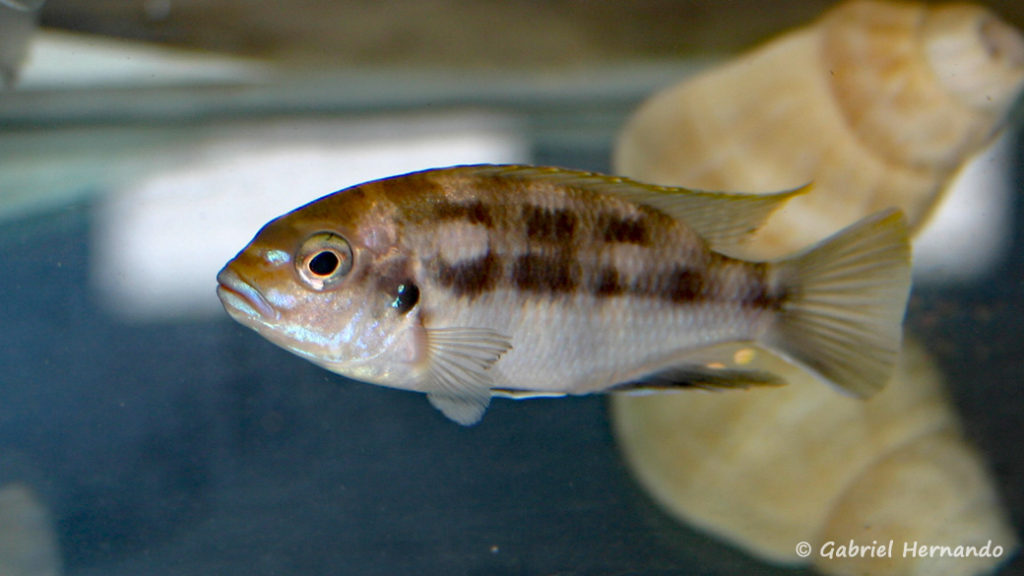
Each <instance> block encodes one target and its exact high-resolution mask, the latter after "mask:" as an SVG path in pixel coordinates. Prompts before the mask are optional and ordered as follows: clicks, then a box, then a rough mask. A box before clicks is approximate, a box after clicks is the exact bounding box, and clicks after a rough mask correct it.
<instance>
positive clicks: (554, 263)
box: [511, 254, 579, 293]
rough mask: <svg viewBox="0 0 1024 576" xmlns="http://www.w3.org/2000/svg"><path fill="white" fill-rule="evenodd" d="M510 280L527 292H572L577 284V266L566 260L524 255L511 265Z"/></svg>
mask: <svg viewBox="0 0 1024 576" xmlns="http://www.w3.org/2000/svg"><path fill="white" fill-rule="evenodd" d="M511 279H512V282H513V284H514V285H515V286H516V287H517V288H519V289H520V290H525V291H528V292H550V293H566V292H572V291H573V290H575V289H576V286H577V285H578V284H579V265H578V264H576V263H575V262H574V261H573V260H571V259H567V258H560V257H557V256H545V255H540V254H524V255H522V256H520V257H518V258H517V259H516V261H515V263H514V264H513V265H512V274H511Z"/></svg>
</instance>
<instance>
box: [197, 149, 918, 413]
mask: <svg viewBox="0 0 1024 576" xmlns="http://www.w3.org/2000/svg"><path fill="white" fill-rule="evenodd" d="M806 189H807V187H806V186H805V187H801V188H798V189H793V190H786V191H781V192H777V193H770V194H743V193H731V192H711V191H700V190H688V189H684V188H670V187H663V186H654V185H649V184H645V183H641V182H636V181H633V180H630V179H627V178H623V177H616V176H609V175H603V174H596V173H590V172H583V171H577V170H569V169H563V168H555V167H544V166H526V165H467V166H453V167H447V168H435V169H429V170H423V171H419V172H412V173H409V174H404V175H400V176H394V177H390V178H384V179H381V180H376V181H372V182H368V183H364V184H359V185H356V186H353V187H350V188H346V189H344V190H341V191H338V192H335V193H332V194H329V195H327V196H325V197H323V198H320V199H318V200H314V201H313V202H311V203H309V204H306V205H304V206H302V207H299V208H297V209H295V210H293V211H292V212H289V213H287V214H285V215H283V216H280V217H278V218H276V219H274V220H272V221H270V222H269V223H267V224H266V225H265V226H263V228H262V229H260V230H259V231H258V232H257V234H256V236H255V237H254V238H253V239H252V241H251V242H250V243H249V244H248V245H247V246H245V247H244V248H243V249H242V250H241V251H240V252H239V253H238V255H237V256H235V258H234V259H232V260H231V261H229V262H228V263H227V264H226V265H225V266H224V268H223V269H222V270H221V271H220V273H219V274H218V275H217V282H218V286H217V295H218V297H219V298H220V300H221V302H222V304H223V305H224V308H225V310H226V311H227V313H228V314H229V315H230V316H231V317H232V318H233V319H234V320H236V321H238V322H239V323H241V324H242V325H244V326H246V327H248V328H251V329H252V330H254V331H255V332H256V333H258V334H259V335H260V336H263V337H264V338H266V339H267V340H269V341H270V342H272V343H274V344H276V345H278V346H280V347H282V348H284V349H286V350H288V351H290V352H292V353H294V354H296V355H298V356H300V357H302V358H305V359H307V360H309V361H311V362H313V363H315V364H317V365H319V366H321V367H323V368H325V369H327V370H330V371H332V372H335V373H338V374H341V375H343V376H346V377H348V378H350V379H354V380H358V381H363V382H367V383H371V384H377V385H381V386H386V387H391V388H399V389H404V390H411V391H415V392H420V393H424V394H426V396H427V399H428V400H429V401H430V403H431V404H432V405H433V406H434V407H435V408H437V409H438V410H440V411H441V412H442V413H443V414H444V415H445V416H447V417H448V418H449V419H451V420H454V421H455V422H458V423H459V424H462V425H471V424H475V423H477V422H478V421H479V420H480V419H481V418H482V416H483V414H484V412H485V411H486V409H487V407H488V405H489V403H490V400H491V398H492V397H507V398H516V399H522V398H532V397H551V396H569V395H585V394H593V393H607V392H629V393H649V392H661V391H677V390H686V389H710V390H719V389H734V388H749V387H759V386H777V385H781V384H784V381H782V380H781V379H780V378H779V377H778V376H776V375H774V374H772V373H770V372H767V371H763V370H760V369H758V366H757V362H747V361H746V360H747V358H749V357H751V356H754V355H753V354H746V353H745V354H743V355H740V354H734V352H735V346H736V345H737V344H742V345H745V346H746V345H749V346H750V347H751V349H752V350H757V351H766V352H768V353H770V354H773V355H776V356H780V357H782V358H785V359H787V360H789V361H791V362H793V363H796V364H798V365H800V366H802V367H803V368H805V369H806V370H807V371H808V372H810V373H812V374H813V375H815V376H816V377H818V379H820V380H822V381H823V382H825V383H827V384H831V385H833V386H835V387H836V388H837V389H838V390H840V391H843V392H845V393H848V394H851V395H854V396H858V397H867V396H870V395H871V394H873V393H875V392H877V391H878V390H879V389H881V388H882V387H883V386H884V385H885V383H886V381H887V380H888V378H889V376H890V375H891V373H892V371H893V368H894V365H895V363H896V359H897V356H898V353H899V349H900V339H901V336H902V322H903V316H904V313H905V309H906V303H907V298H908V294H909V291H910V247H909V243H908V233H907V226H906V222H905V218H904V216H903V214H902V212H900V211H899V210H894V209H892V210H884V211H881V212H878V213H876V214H874V215H871V216H868V217H866V218H864V219H863V220H861V221H859V222H857V223H855V224H853V225H851V226H850V227H848V228H846V229H844V230H842V231H840V232H838V233H837V234H835V235H834V236H832V237H829V238H827V239H825V240H823V241H821V242H819V243H818V244H816V245H814V246H812V247H810V248H808V249H806V250H804V251H801V252H799V253H797V254H794V255H791V256H789V257H787V258H783V259H780V260H777V261H765V262H760V261H745V260H741V259H738V258H734V257H731V256H729V255H728V254H729V252H730V251H732V250H735V249H736V246H738V245H741V244H742V242H743V240H744V239H745V238H747V237H749V235H750V234H751V233H752V232H753V231H755V230H756V229H757V228H758V227H760V226H761V224H762V223H763V222H764V221H765V220H766V219H767V218H768V217H769V216H770V214H771V213H772V212H774V211H775V210H776V209H778V208H779V207H781V206H782V205H783V204H784V203H785V202H786V201H787V200H789V199H790V198H793V197H794V196H797V195H799V194H802V193H804V192H806ZM723 350H728V351H729V352H728V353H729V354H734V356H735V357H737V358H741V359H742V361H732V360H731V359H726V358H723V357H722V356H723ZM725 360H729V361H725Z"/></svg>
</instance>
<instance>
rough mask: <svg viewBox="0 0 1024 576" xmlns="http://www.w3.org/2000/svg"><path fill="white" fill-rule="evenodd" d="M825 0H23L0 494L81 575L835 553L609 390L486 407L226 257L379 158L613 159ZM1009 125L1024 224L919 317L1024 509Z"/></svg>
mask: <svg viewBox="0 0 1024 576" xmlns="http://www.w3.org/2000/svg"><path fill="white" fill-rule="evenodd" d="M832 4H833V3H831V2H822V1H810V2H805V1H801V2H796V1H785V2H772V3H764V2H754V1H747V0H744V1H739V0H736V1H728V2H685V1H669V0H649V1H636V2H593V1H583V0H572V1H570V0H554V1H549V2H516V3H509V2H497V1H472V2H471V1H468V0H463V1H459V0H447V1H446V0H427V1H411V0H410V1H389V2H370V1H328V0H292V1H283V0H278V1H271V2H249V1H244V0H139V1H137V0H92V1H90V2H77V1H74V0H48V1H46V2H45V4H43V3H42V2H32V1H28V0H0V67H2V69H3V72H4V77H5V83H6V88H5V89H4V90H2V91H0V295H2V296H3V297H4V303H3V305H2V306H0V487H2V485H4V483H8V484H10V483H19V484H22V485H26V486H30V487H31V490H32V491H33V492H34V493H35V494H36V495H37V500H38V502H39V503H41V506H42V508H43V509H44V510H45V511H46V512H45V515H46V517H48V518H49V519H50V521H51V522H52V525H53V534H54V539H55V540H54V541H55V545H56V547H57V549H58V550H59V553H58V555H59V559H60V562H59V563H60V565H61V566H62V568H61V569H62V571H63V573H66V574H71V575H94V574H95V575H99V574H104V575H114V574H152V575H161V574H175V575H191V574H196V575H198V574H220V575H231V574H246V575H271V574H338V573H342V574H382V575H383V574H396V573H417V574H507V575H513V574H645V575H646V574H650V575H656V574H679V573H701V574H734V573H747V574H802V573H810V571H808V570H799V569H785V568H778V567H772V566H768V565H765V564H763V563H762V562H760V561H758V560H756V559H754V558H752V557H750V556H747V555H745V554H744V553H742V552H739V551H737V550H736V549H734V548H732V547H730V546H728V545H726V544H723V543H721V542H719V541H717V540H715V539H712V538H710V537H708V536H706V535H704V534H702V533H699V532H697V531H695V530H693V529H691V528H688V527H685V526H681V525H679V524H677V523H676V522H675V521H673V520H672V519H670V518H668V517H667V516H665V515H664V514H663V513H662V512H661V511H660V510H659V509H657V508H656V507H655V505H654V504H652V503H651V502H650V501H649V500H648V498H647V496H646V495H645V494H644V493H643V492H642V491H641V490H640V489H639V488H638V487H637V486H636V485H635V484H634V483H633V481H632V479H631V478H630V476H629V472H628V470H626V468H625V467H624V465H623V463H622V462H621V461H620V459H619V456H618V454H617V452H616V448H615V443H614V439H613V438H612V435H611V431H610V429H609V426H608V422H607V416H606V414H605V410H604V400H603V399H602V398H597V397H589V398H574V399H566V400H536V401H530V402H526V403H514V402H508V401H497V402H495V405H494V406H493V407H492V409H491V410H490V411H489V413H488V415H487V417H486V418H485V419H484V422H483V423H482V424H481V425H480V426H478V427H475V428H470V429H464V428H461V427H459V426H456V425H454V424H452V423H450V422H448V421H446V420H444V419H443V417H441V416H440V415H439V414H437V413H436V412H435V411H434V410H433V409H431V408H430V407H429V406H428V405H427V403H426V402H425V401H424V399H423V398H422V397H421V396H419V395H416V394H410V393H404V392H396V391H391V390H386V389H383V388H378V387H372V386H367V385H363V384H358V383H354V382H350V381H347V380H345V379H344V378H341V377H338V376H335V375H332V374H328V373H326V372H324V371H323V370H320V369H318V368H316V367H314V366H312V365H310V364H308V363H307V362H305V361H303V360H301V359H299V358H296V357H293V356H291V355H290V354H288V353H286V352H284V351H282V350H279V349H277V348H275V347H273V346H272V345H270V344H269V343H267V342H265V341H263V340H261V339H260V338H259V337H258V336H257V335H255V334H253V333H250V332H248V331H247V330H245V329H244V328H242V327H240V326H238V325H236V324H234V323H233V322H232V321H231V320H230V319H229V318H228V317H227V315H226V314H224V313H223V311H222V309H221V308H220V304H219V302H218V301H217V299H216V297H215V295H214V286H215V281H214V275H215V274H216V272H217V270H218V269H219V268H220V266H222V265H223V264H224V263H225V262H226V261H227V260H228V259H229V258H230V257H231V256H233V255H234V253H235V252H236V251H237V250H239V249H241V248H242V246H243V245H244V243H245V242H246V241H248V239H249V238H251V236H252V235H253V234H254V233H255V232H256V230H257V229H258V228H259V226H260V225H262V224H263V223H265V222H266V221H267V220H269V219H270V218H272V217H274V216H276V215H278V214H280V213H282V212H284V211H287V210H289V209H292V208H294V207H296V206H299V205H300V204H302V203H304V202H307V201H309V200H311V199H313V198H316V197H319V196H321V195H323V194H326V193H328V192H331V191H333V190H336V189H339V188H343V187H345V186H348V185H351V184H355V183H358V182H361V181H365V180H368V179H372V178H377V177H383V176H388V175H393V174H398V173H402V172H407V171H410V170H415V169H420V168H427V167H434V166H444V165H452V164H459V163H473V162H493V163H501V162H529V163H537V164H552V165H559V166H567V167H573V168H580V169H588V170H596V171H609V170H610V154H611V149H612V146H613V144H614V140H615V135H616V134H617V133H618V131H619V130H620V129H621V128H622V125H623V123H624V122H625V120H626V118H627V116H628V115H629V113H630V112H631V111H632V110H634V109H635V108H636V107H637V106H638V105H639V104H640V103H641V102H642V101H643V100H644V99H645V98H646V97H648V96H649V95H650V94H652V93H653V92H655V91H657V90H658V89H660V88H663V87H666V86H668V85H671V84H674V83H676V82H678V81H679V80H681V79H682V78H684V77H685V76H687V75H689V74H692V73H693V72H695V71H697V70H700V69H701V68H703V67H705V66H707V65H709V64H710V63H713V62H716V61H719V60H721V59H724V58H726V57H728V56H730V55H733V54H736V53H738V52H739V51H741V50H743V49H746V48H749V47H751V46H753V45H755V44H757V43H758V42H760V41H763V40H765V39H767V38H770V37H771V36H773V35H776V34H778V33H780V32H781V31H783V30H785V29H787V28H790V27H793V26H796V25H800V24H803V23H806V22H808V21H810V20H812V19H813V18H814V17H816V16H817V15H819V14H820V13H821V12H823V11H824V10H826V9H827V8H828V7H829V6H831V5H832ZM983 4H985V5H987V6H990V7H991V8H992V9H994V10H995V11H996V12H997V13H999V14H1000V15H1001V16H1002V17H1003V18H1005V19H1006V20H1007V21H1009V22H1010V23H1012V24H1014V25H1016V26H1017V27H1018V28H1021V27H1024V5H1022V3H1020V2H1017V1H1013V0H1000V1H992V2H984V3H983ZM1017 118H1018V119H1019V118H1020V114H1019V113H1018V115H1017ZM1018 123H1019V122H1018ZM1000 150H1001V151H1000V152H999V154H1001V155H1002V157H1004V158H1009V160H1008V161H1007V163H1006V164H1005V166H1007V168H1006V169H1005V170H1001V171H1000V173H999V174H1000V175H999V178H998V182H999V184H998V186H1002V187H1004V188H1006V189H1009V190H1013V191H1014V192H1012V193H1007V194H1004V195H1002V196H999V198H1001V199H1000V200H998V202H1002V204H999V206H1002V208H1001V209H1002V210H1006V211H1012V212H1010V213H1012V214H1013V219H1012V221H1013V222H1016V223H1017V224H1018V225H1017V227H1016V228H1012V227H1010V228H1006V229H1003V228H999V229H998V230H996V232H995V233H997V234H1000V235H1001V236H1002V237H1003V239H1004V243H1003V245H1004V248H1001V249H1000V250H1001V252H1000V253H999V254H1000V256H999V257H998V258H996V259H995V262H996V264H995V268H993V269H989V270H987V271H982V272H979V274H981V275H980V276H975V277H971V278H961V279H957V280H956V281H954V282H949V283H939V282H936V283H933V284H930V285H925V287H924V288H923V289H922V290H919V291H917V292H916V293H915V297H914V300H913V301H912V303H911V316H910V318H909V320H908V325H910V326H911V327H912V328H913V329H914V330H916V331H917V333H918V334H920V335H921V336H922V339H924V340H926V341H928V342H930V343H932V344H933V346H934V350H935V351H936V352H938V353H940V354H941V355H942V356H941V358H940V361H941V362H942V364H943V367H944V368H945V369H946V373H947V375H948V377H949V380H950V382H951V388H952V394H953V396H954V397H955V400H956V402H957V405H958V406H959V407H960V408H961V410H962V412H963V415H964V420H965V428H966V432H967V435H968V437H969V438H970V439H971V440H972V441H974V442H975V443H976V444H977V445H978V446H979V448H980V450H981V451H982V453H984V454H985V455H986V457H987V458H988V459H989V461H990V462H991V464H992V468H993V473H994V475H995V478H996V481H997V483H998V484H999V487H1000V489H1001V490H1002V492H1003V495H1004V497H1005V498H1006V501H1007V504H1008V506H1009V507H1010V510H1011V516H1012V520H1013V521H1014V522H1015V524H1016V525H1017V526H1021V525H1022V523H1024V496H1022V495H1024V462H1022V458H1021V457H1020V451H1019V447H1020V446H1021V442H1022V441H1024V436H1022V432H1021V430H1024V419H1022V418H1024V417H1022V414H1024V392H1021V390H1020V383H1021V381H1022V376H1024V372H1022V368H1021V365H1020V361H1019V358H1020V354H1021V353H1022V349H1021V346H1020V344H1019V343H1020V342H1022V341H1024V322H1022V321H1021V316H1020V308H1019V302H1020V298H1021V297H1022V296H1024V294H1021V292H1024V286H1022V285H1021V283H1020V271H1021V270H1024V266H1022V262H1021V256H1020V254H1021V251H1020V249H1019V248H1020V232H1019V229H1020V228H1019V223H1020V222H1021V218H1020V213H1019V207H1018V205H1019V202H1018V199H1019V190H1020V188H1021V178H1022V175H1021V174H1022V172H1021V170H1022V166H1024V162H1022V160H1021V147H1020V144H1019V141H1018V140H1017V139H1015V138H1009V139H1007V140H1005V141H1004V142H1003V144H1002V145H1001V148H1000ZM1002 165H1003V164H1000V166H1002ZM1011 246H1012V247H1013V248H1011ZM1021 566H1022V565H1021V562H1020V561H1017V562H1015V563H1014V564H1013V565H1011V566H1010V567H1008V568H1007V570H1006V571H1005V573H1006V574H1014V573H1016V574H1020V573H1024V572H1022V568H1021ZM37 573H38V574H41V573H47V572H37ZM50 573H52V572H50Z"/></svg>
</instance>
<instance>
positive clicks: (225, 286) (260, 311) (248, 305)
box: [217, 267, 277, 320]
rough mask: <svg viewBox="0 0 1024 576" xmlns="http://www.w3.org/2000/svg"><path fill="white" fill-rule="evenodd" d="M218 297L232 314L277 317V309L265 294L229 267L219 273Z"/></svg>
mask: <svg viewBox="0 0 1024 576" xmlns="http://www.w3.org/2000/svg"><path fill="white" fill-rule="evenodd" d="M217 297H218V298H220V301H221V303H222V304H223V305H224V308H225V309H226V310H227V311H228V314H231V316H234V317H237V316H238V315H242V316H246V317H249V318H257V317H262V318H264V319H266V320H272V319H274V318H276V317H277V311H276V310H274V308H273V306H271V305H270V302H267V299H266V298H265V297H264V296H263V294H260V291H259V290H257V289H256V288H254V287H253V286H252V284H249V283H248V282H246V281H245V280H243V279H242V277H241V276H239V275H238V274H237V273H236V272H235V271H234V270H232V269H230V268H228V267H225V268H224V269H223V270H221V271H220V273H219V274H217Z"/></svg>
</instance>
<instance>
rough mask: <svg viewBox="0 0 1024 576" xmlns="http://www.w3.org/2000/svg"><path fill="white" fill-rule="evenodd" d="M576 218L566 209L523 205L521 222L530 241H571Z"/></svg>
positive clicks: (574, 231) (574, 230)
mask: <svg viewBox="0 0 1024 576" xmlns="http://www.w3.org/2000/svg"><path fill="white" fill-rule="evenodd" d="M576 220H577V219H576V215H575V214H573V213H572V212H570V211H569V210H566V209H550V208H541V207H539V206H529V205H527V206H524V207H523V223H524V224H525V225H526V236H527V238H528V239H529V240H530V241H531V242H533V241H537V242H572V241H573V235H574V234H575V233H576Z"/></svg>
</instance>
